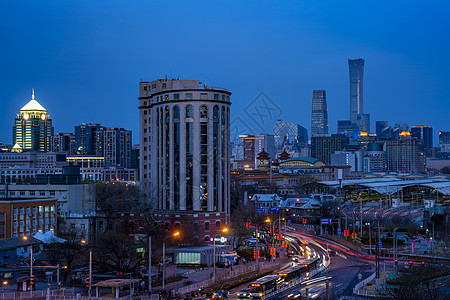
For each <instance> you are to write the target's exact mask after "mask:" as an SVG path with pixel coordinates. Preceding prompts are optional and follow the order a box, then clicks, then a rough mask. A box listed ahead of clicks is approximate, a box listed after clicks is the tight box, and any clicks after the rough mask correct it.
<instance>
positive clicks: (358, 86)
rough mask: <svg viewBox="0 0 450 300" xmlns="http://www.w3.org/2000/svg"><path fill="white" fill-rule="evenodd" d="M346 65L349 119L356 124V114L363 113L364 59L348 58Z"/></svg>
mask: <svg viewBox="0 0 450 300" xmlns="http://www.w3.org/2000/svg"><path fill="white" fill-rule="evenodd" d="M348 67H349V74H350V121H351V122H352V123H354V124H358V115H359V114H363V77H364V76H363V75H364V59H362V58H358V59H349V60H348ZM358 125H359V124H358Z"/></svg>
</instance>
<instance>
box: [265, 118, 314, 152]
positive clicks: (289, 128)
mask: <svg viewBox="0 0 450 300" xmlns="http://www.w3.org/2000/svg"><path fill="white" fill-rule="evenodd" d="M273 135H274V137H275V148H277V149H282V148H283V147H284V146H285V145H291V146H294V147H293V148H294V149H297V150H300V149H301V148H303V147H304V146H305V145H306V144H308V130H307V129H306V128H305V127H303V126H301V125H299V124H296V123H293V122H284V121H282V120H276V121H275V124H274V126H273Z"/></svg>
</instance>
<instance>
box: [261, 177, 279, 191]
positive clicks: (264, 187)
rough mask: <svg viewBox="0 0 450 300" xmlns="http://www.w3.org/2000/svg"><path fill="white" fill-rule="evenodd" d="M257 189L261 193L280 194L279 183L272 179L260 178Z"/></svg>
mask: <svg viewBox="0 0 450 300" xmlns="http://www.w3.org/2000/svg"><path fill="white" fill-rule="evenodd" d="M257 189H258V192H260V193H268V194H278V192H279V190H280V189H279V187H278V185H277V184H276V183H275V182H274V181H272V180H259V181H258V187H257Z"/></svg>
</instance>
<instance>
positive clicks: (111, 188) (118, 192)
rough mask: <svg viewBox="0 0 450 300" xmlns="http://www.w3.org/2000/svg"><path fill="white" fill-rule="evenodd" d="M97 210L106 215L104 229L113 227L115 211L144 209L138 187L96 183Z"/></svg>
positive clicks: (138, 210)
mask: <svg viewBox="0 0 450 300" xmlns="http://www.w3.org/2000/svg"><path fill="white" fill-rule="evenodd" d="M95 199H96V203H97V211H98V212H100V213H103V214H104V215H105V217H106V230H107V231H108V230H112V229H113V223H114V220H115V214H116V213H117V212H124V211H132V212H136V213H137V212H140V211H141V210H142V209H144V206H145V205H144V204H143V201H142V200H143V198H142V197H141V193H140V191H139V188H137V187H135V186H132V185H128V184H123V183H97V184H96V186H95Z"/></svg>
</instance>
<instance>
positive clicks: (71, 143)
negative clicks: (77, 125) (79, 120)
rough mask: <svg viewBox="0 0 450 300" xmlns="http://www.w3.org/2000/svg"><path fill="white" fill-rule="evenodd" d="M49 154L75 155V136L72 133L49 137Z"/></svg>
mask: <svg viewBox="0 0 450 300" xmlns="http://www.w3.org/2000/svg"><path fill="white" fill-rule="evenodd" d="M50 151H51V152H65V153H66V154H68V155H74V154H75V135H74V134H73V133H57V134H55V135H52V136H51V137H50Z"/></svg>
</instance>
